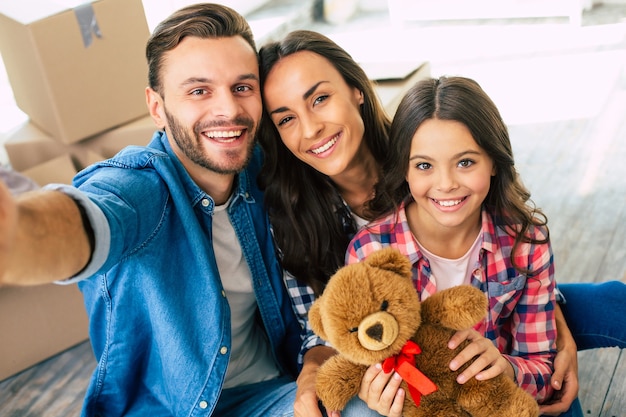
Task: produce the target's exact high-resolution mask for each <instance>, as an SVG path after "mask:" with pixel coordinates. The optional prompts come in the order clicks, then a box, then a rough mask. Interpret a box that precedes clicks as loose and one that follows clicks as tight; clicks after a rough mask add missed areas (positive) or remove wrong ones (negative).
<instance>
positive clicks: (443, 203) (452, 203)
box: [435, 199, 463, 207]
mask: <svg viewBox="0 0 626 417" xmlns="http://www.w3.org/2000/svg"><path fill="white" fill-rule="evenodd" d="M435 201H436V202H437V204H439V205H440V206H444V207H452V206H456V205H457V204H460V203H461V201H463V200H462V199H461V200H446V201H439V200H435Z"/></svg>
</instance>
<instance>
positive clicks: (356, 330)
mask: <svg viewBox="0 0 626 417" xmlns="http://www.w3.org/2000/svg"><path fill="white" fill-rule="evenodd" d="M358 331H359V328H358V327H353V328H351V329H350V333H356V332H358Z"/></svg>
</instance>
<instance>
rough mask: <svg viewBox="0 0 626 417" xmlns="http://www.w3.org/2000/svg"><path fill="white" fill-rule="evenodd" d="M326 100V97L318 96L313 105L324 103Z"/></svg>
mask: <svg viewBox="0 0 626 417" xmlns="http://www.w3.org/2000/svg"><path fill="white" fill-rule="evenodd" d="M327 98H328V96H326V95H324V96H319V97H317V98H316V99H315V101H314V103H315V104H319V103H322V102H324V101H326V99H327Z"/></svg>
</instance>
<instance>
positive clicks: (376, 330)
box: [365, 323, 383, 342]
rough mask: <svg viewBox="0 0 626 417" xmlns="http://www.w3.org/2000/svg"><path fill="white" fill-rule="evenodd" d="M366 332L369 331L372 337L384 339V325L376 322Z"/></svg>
mask: <svg viewBox="0 0 626 417" xmlns="http://www.w3.org/2000/svg"><path fill="white" fill-rule="evenodd" d="M365 333H367V335H368V336H369V337H371V338H372V339H374V340H376V341H378V342H380V341H381V340H383V325H382V324H380V323H376V324H375V325H373V326H371V327H368V328H367V330H365Z"/></svg>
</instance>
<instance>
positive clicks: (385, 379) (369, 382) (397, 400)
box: [359, 363, 406, 417]
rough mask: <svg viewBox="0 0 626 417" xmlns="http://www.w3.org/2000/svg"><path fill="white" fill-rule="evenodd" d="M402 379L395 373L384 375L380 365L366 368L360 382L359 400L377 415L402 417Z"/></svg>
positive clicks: (403, 394) (403, 393)
mask: <svg viewBox="0 0 626 417" xmlns="http://www.w3.org/2000/svg"><path fill="white" fill-rule="evenodd" d="M401 382H402V378H401V377H400V375H398V374H397V373H396V372H389V373H385V372H384V371H383V368H382V366H381V364H379V363H377V364H376V365H372V366H370V367H369V368H368V370H367V371H366V372H365V375H363V380H362V381H361V389H360V390H359V398H360V399H361V400H363V401H364V402H365V404H367V406H368V407H369V408H371V409H372V410H374V411H376V412H378V414H380V415H383V416H388V417H402V408H403V407H404V396H405V395H406V394H405V392H404V390H403V389H402V388H400V383H401Z"/></svg>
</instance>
